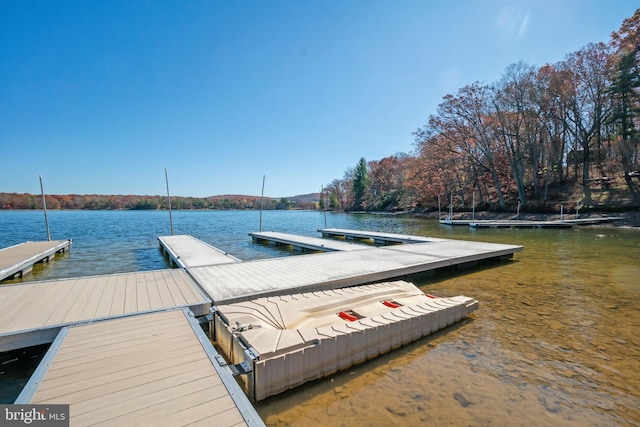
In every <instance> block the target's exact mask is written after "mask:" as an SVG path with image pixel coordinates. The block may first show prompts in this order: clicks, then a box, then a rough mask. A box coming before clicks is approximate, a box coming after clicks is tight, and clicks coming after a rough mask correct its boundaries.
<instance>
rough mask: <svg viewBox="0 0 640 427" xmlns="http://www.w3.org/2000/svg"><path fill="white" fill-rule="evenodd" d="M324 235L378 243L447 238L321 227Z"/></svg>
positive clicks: (419, 241)
mask: <svg viewBox="0 0 640 427" xmlns="http://www.w3.org/2000/svg"><path fill="white" fill-rule="evenodd" d="M318 232H319V233H322V237H333V238H341V239H345V240H370V241H373V242H374V243H377V244H384V245H388V244H398V243H426V242H440V241H443V240H446V239H439V238H436V237H422V236H412V235H408V234H395V233H379V232H376V231H361V230H347V229H341V228H321V229H319V230H318Z"/></svg>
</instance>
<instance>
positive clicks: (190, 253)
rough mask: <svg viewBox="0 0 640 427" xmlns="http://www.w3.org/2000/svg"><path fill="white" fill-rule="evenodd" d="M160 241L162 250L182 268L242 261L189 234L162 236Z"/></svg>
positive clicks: (159, 238)
mask: <svg viewBox="0 0 640 427" xmlns="http://www.w3.org/2000/svg"><path fill="white" fill-rule="evenodd" d="M158 241H159V242H160V247H161V248H162V250H163V251H164V252H165V253H166V254H167V255H168V256H169V258H171V261H172V262H173V263H174V264H175V265H177V266H178V267H180V268H188V267H199V266H202V265H213V264H226V263H229V262H239V261H240V260H239V259H238V258H236V257H234V256H233V255H229V254H228V253H227V252H224V251H222V250H220V249H218V248H216V247H213V246H211V245H209V244H207V243H205V242H203V241H201V240H198V239H196V238H195V237H193V236H189V235H178V236H160V237H158Z"/></svg>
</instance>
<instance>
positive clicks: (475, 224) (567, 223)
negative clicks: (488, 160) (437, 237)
mask: <svg viewBox="0 0 640 427" xmlns="http://www.w3.org/2000/svg"><path fill="white" fill-rule="evenodd" d="M621 219H622V217H605V218H584V219H559V220H551V221H537V220H519V219H503V220H490V219H477V220H471V219H444V220H440V224H443V225H467V226H469V227H472V228H572V227H576V226H580V225H597V224H604V223H607V222H614V221H619V220H621Z"/></svg>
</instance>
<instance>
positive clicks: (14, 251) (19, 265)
mask: <svg viewBox="0 0 640 427" xmlns="http://www.w3.org/2000/svg"><path fill="white" fill-rule="evenodd" d="M70 247H71V240H48V241H43V242H25V243H20V244H17V245H14V246H9V247H8V248H4V249H0V281H2V280H6V279H12V278H14V277H22V276H24V275H25V274H27V273H28V272H30V271H31V270H32V269H33V265H34V264H36V263H39V262H49V261H51V260H53V259H54V258H55V256H56V254H57V253H63V252H67V251H68V250H69V249H70Z"/></svg>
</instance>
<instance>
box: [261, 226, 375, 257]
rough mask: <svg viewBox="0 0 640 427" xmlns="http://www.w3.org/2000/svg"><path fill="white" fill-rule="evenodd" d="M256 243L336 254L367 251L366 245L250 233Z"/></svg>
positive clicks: (268, 232)
mask: <svg viewBox="0 0 640 427" xmlns="http://www.w3.org/2000/svg"><path fill="white" fill-rule="evenodd" d="M249 236H251V238H252V239H253V241H254V242H256V243H263V242H266V243H270V244H275V245H277V246H290V247H292V248H293V249H294V250H298V251H301V252H303V251H314V252H334V251H356V250H360V249H366V248H367V247H366V246H364V245H358V244H355V243H347V242H341V241H337V240H327V239H320V238H318V237H307V236H299V235H297V234H287V233H278V232H275V231H261V232H252V233H249Z"/></svg>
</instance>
